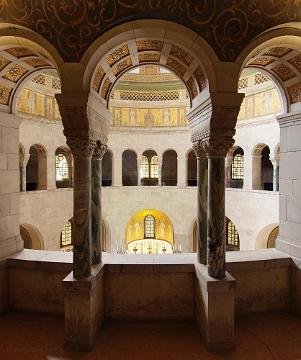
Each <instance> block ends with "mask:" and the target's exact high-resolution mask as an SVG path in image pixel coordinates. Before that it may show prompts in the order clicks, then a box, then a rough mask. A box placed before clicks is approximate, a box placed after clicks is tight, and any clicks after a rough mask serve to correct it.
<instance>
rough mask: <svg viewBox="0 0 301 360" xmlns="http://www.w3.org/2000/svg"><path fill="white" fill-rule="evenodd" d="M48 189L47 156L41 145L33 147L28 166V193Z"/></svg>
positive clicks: (30, 150)
mask: <svg viewBox="0 0 301 360" xmlns="http://www.w3.org/2000/svg"><path fill="white" fill-rule="evenodd" d="M45 189H47V155H46V151H45V149H44V148H43V147H42V146H41V145H32V146H31V147H30V149H29V160H28V163H27V166H26V191H34V190H45Z"/></svg>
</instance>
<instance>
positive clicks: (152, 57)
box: [138, 53, 161, 63]
mask: <svg viewBox="0 0 301 360" xmlns="http://www.w3.org/2000/svg"><path fill="white" fill-rule="evenodd" d="M160 57H161V55H160V54H154V53H144V54H139V55H138V59H139V62H140V63H145V62H159V61H160Z"/></svg>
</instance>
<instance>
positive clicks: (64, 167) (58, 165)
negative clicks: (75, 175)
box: [55, 153, 69, 182]
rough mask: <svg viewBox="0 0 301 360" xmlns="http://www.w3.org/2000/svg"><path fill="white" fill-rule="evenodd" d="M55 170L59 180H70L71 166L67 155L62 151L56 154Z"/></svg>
mask: <svg viewBox="0 0 301 360" xmlns="http://www.w3.org/2000/svg"><path fill="white" fill-rule="evenodd" d="M55 170H56V171H55V177H56V181H57V182H64V181H69V166H68V162H67V159H66V156H65V155H64V154H62V153H59V154H57V155H56V156H55Z"/></svg>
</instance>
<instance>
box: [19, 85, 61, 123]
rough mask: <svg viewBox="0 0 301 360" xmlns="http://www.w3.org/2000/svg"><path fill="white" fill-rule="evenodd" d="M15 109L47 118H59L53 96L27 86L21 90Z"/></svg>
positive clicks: (57, 119)
mask: <svg viewBox="0 0 301 360" xmlns="http://www.w3.org/2000/svg"><path fill="white" fill-rule="evenodd" d="M17 110H18V112H20V113H24V114H29V115H33V116H37V117H42V118H44V119H47V120H52V121H53V120H55V121H59V120H61V117H60V113H59V109H58V105H57V102H56V99H55V97H54V96H49V95H45V94H42V93H39V92H37V91H33V90H31V89H27V88H24V89H22V90H21V93H20V95H19V99H18V105H17Z"/></svg>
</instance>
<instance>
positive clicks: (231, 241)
mask: <svg viewBox="0 0 301 360" xmlns="http://www.w3.org/2000/svg"><path fill="white" fill-rule="evenodd" d="M226 235H227V245H231V246H234V247H237V248H239V235H238V231H237V229H236V227H235V225H234V224H233V222H232V221H228V224H227V234H226Z"/></svg>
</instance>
